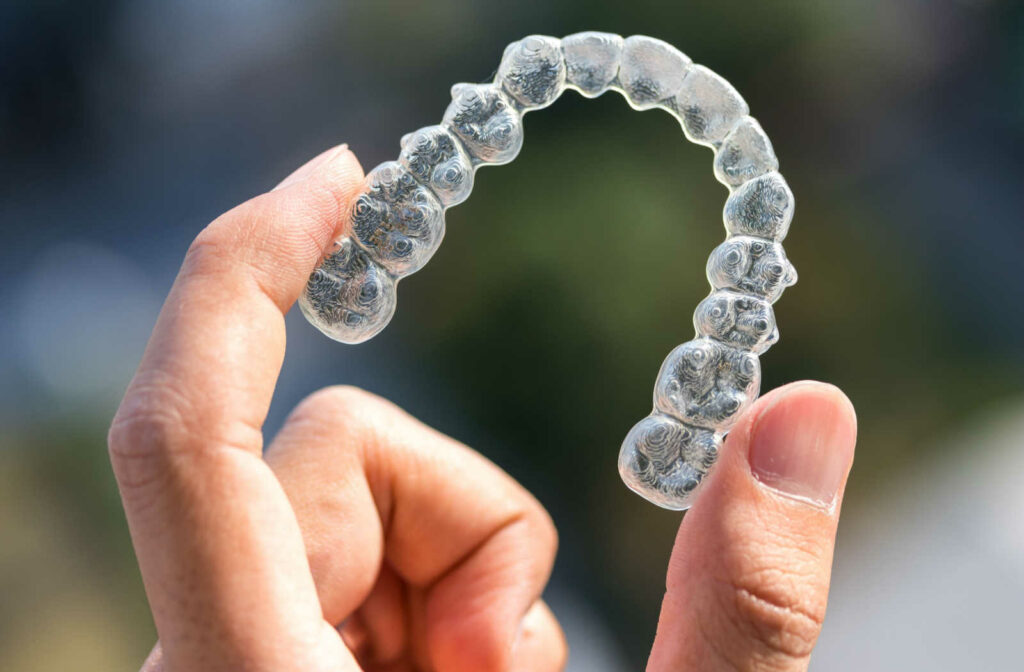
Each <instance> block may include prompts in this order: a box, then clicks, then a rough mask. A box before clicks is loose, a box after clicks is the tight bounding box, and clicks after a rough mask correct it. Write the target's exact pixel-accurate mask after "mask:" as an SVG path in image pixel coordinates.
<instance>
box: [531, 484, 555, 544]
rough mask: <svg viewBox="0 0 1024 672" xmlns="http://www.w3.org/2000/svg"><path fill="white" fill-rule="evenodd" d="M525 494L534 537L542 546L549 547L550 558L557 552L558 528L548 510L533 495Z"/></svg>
mask: <svg viewBox="0 0 1024 672" xmlns="http://www.w3.org/2000/svg"><path fill="white" fill-rule="evenodd" d="M527 495H528V504H527V516H528V517H529V519H530V520H531V522H532V526H533V528H534V529H533V534H534V538H536V539H537V540H538V541H539V542H540V544H541V545H542V547H543V548H546V549H549V554H550V556H551V558H554V556H555V554H556V553H557V552H558V528H557V527H555V521H554V520H553V519H552V518H551V514H550V513H548V510H547V509H545V508H544V506H543V505H542V504H541V503H540V502H539V501H537V499H536V498H535V497H534V496H533V495H530V494H529V493H527Z"/></svg>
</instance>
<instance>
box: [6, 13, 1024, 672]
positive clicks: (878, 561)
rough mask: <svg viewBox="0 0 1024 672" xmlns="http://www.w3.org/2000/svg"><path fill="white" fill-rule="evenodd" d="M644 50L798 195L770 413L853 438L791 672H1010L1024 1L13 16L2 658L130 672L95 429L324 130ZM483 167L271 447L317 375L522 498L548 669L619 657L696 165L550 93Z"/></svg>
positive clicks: (341, 137)
mask: <svg viewBox="0 0 1024 672" xmlns="http://www.w3.org/2000/svg"><path fill="white" fill-rule="evenodd" d="M586 29H593V30H605V31H611V32H617V33H620V34H623V35H629V34H633V33H643V34H649V35H653V36H656V37H660V38H662V39H665V40H667V41H669V42H671V43H672V44H674V45H676V46H678V47H679V48H681V49H682V50H683V51H685V52H687V53H688V54H689V55H690V56H691V57H692V58H693V59H694V60H695V61H697V62H699V63H704V64H706V65H708V66H710V67H711V68H712V69H714V70H715V71H717V72H719V73H720V74H722V75H723V76H724V77H726V78H727V79H729V80H730V81H731V82H732V83H733V84H735V85H736V87H737V88H738V89H739V90H740V91H741V92H742V93H743V95H744V96H745V97H746V99H747V101H748V102H749V103H750V107H751V110H752V111H753V114H754V115H755V116H757V118H758V119H759V120H760V121H761V123H762V124H763V126H764V128H765V129H766V130H767V132H768V133H769V135H770V136H771V138H772V140H773V142H774V144H775V147H776V149H777V152H778V154H779V157H780V160H781V163H782V170H783V172H784V174H785V175H786V177H787V178H788V180H789V182H790V184H791V186H792V188H793V191H794V192H795V194H796V196H797V202H798V207H797V214H796V218H795V220H794V222H793V227H792V230H791V233H790V235H789V237H788V238H787V240H786V249H787V251H788V253H789V256H790V258H791V259H792V260H793V262H794V264H795V265H796V267H797V268H798V270H799V272H800V278H801V279H800V283H799V284H798V285H796V286H795V287H793V288H791V289H790V290H788V291H787V292H786V294H785V296H784V297H783V299H782V300H781V301H780V302H779V304H778V305H777V306H776V312H777V315H778V321H779V325H780V328H781V331H782V340H781V341H780V343H779V344H778V345H776V346H775V347H774V348H772V350H771V351H770V352H768V353H767V354H766V355H765V356H764V358H763V364H764V373H765V376H764V378H765V379H764V384H763V389H770V388H772V387H775V386H777V385H779V384H782V383H785V382H788V381H792V380H796V379H800V378H811V377H813V378H819V379H823V380H827V381H831V382H833V383H836V384H837V385H839V386H841V387H842V388H844V389H845V390H846V391H847V393H848V394H849V395H850V397H851V398H852V399H853V401H854V403H855V404H856V406H857V409H858V413H859V417H860V442H859V446H858V453H857V464H856V466H855V469H854V472H853V475H852V478H851V481H850V487H849V492H848V496H847V499H846V503H845V505H844V515H843V524H842V525H841V527H840V538H839V547H838V551H837V556H836V570H835V585H834V590H833V594H832V600H831V603H830V611H829V617H828V620H827V622H826V627H825V633H824V635H823V637H822V641H821V645H820V647H819V650H818V652H817V653H816V655H815V660H814V663H813V664H812V669H820V670H839V671H843V670H851V671H852V670H863V669H872V670H888V669H892V670H906V669H930V670H962V669H968V668H970V669H1011V668H1016V667H1017V666H1018V665H1019V664H1020V656H1019V649H1018V647H1019V633H1018V629H1019V625H1020V616H1019V610H1020V607H1021V605H1022V604H1024V488H1022V487H1021V484H1022V481H1024V451H1022V444H1024V442H1022V440H1021V438H1020V437H1021V434H1022V432H1024V386H1022V384H1021V381H1020V379H1021V374H1022V373H1024V350H1022V348H1021V337H1020V333H1021V330H1022V329H1024V311H1022V310H1021V306H1022V304H1024V274H1022V273H1021V269H1020V254H1021V249H1022V246H1024V229H1022V224H1024V222H1022V221H1021V216H1022V215H1021V213H1022V212H1024V4H1022V3H1014V2H998V1H996V0H959V1H957V0H930V1H926V0H857V1H856V2H852V1H851V2H819V3H813V2H802V1H799V0H793V1H791V2H758V3H751V2H743V1H741V0H720V1H718V2H714V3H696V2H693V3H691V2H676V3H662V2H654V1H653V0H632V1H631V2H627V3H609V4H608V5H607V6H601V3H593V2H585V1H583V0H575V1H569V0H562V1H559V2H548V3H537V4H536V6H530V7H527V6H525V4H524V5H523V6H519V7H513V6H511V4H510V3H483V2H471V1H470V0H434V1H433V2H430V3H412V2H409V3H389V2H383V1H375V2H369V1H366V2H302V3H296V2H286V1H284V0H247V1H245V2H243V1H241V0H230V1H224V2H217V3H211V2H206V1H205V0H179V1H177V2H173V3H168V2H159V1H157V0H134V1H133V2H128V1H126V0H94V1H92V2H59V1H58V2H44V3H40V2H30V1H28V0H13V1H8V2H5V3H3V4H2V5H0V174H2V179H0V227H2V234H3V236H2V240H3V244H2V245H0V669H3V670H12V671H13V670H18V671H22V670H23V671H25V672H35V671H42V670H54V669H76V670H82V671H92V670H96V671H100V670H102V671H105V672H107V671H110V670H131V669H135V668H136V667H137V666H138V664H139V662H140V661H141V660H142V658H143V656H144V655H145V653H146V652H147V651H148V649H149V647H150V646H151V643H152V640H153V638H154V636H155V635H154V630H153V626H152V622H151V619H150V617H149V613H148V609H147V606H146V601H145V596H144V594H143V590H142V585H141V581H140V578H139V575H138V571H137V569H136V567H135V563H134V558H133V555H132V549H131V545H130V541H129V538H128V533H127V529H126V526H125V522H124V520H123V516H122V513H121V510H120V504H119V500H118V496H117V492H116V488H115V484H114V481H113V478H112V476H111V473H110V469H109V466H108V463H107V456H106V450H105V432H106V427H107V424H108V423H109V420H110V418H111V416H112V415H113V412H114V410H115V409H116V406H117V404H118V401H119V399H120V395H121V394H122V392H123V390H124V387H125V385H126V383H127V381H128V379H129V378H130V376H131V373H132V371H133V369H134V367H135V365H136V363H137V361H138V358H139V356H140V354H141V351H142V348H143V346H144V344H145V340H146V338H147V335H148V333H149V330H150V328H151V326H152V324H153V321H154V319H155V316H156V314H157V311H158V309H159V307H160V303H161V301H162V298H163V296H164V295H165V293H166V291H167V289H168V288H169V286H170V284H171V282H172V279H173V277H174V274H175V271H176V268H177V265H178V263H179V262H180V260H181V257H182V255H183V253H184V251H185V249H186V247H187V246H188V244H189V242H190V241H191V239H192V238H193V237H194V236H195V235H196V233H197V232H198V231H199V230H200V229H201V228H202V227H203V226H204V225H205V224H206V223H207V222H209V221H210V220H211V219H213V218H214V217H215V216H216V215H218V214H219V213H221V212H222V211H224V210H226V209H228V208H230V207H231V206H233V205H235V204H236V203H238V202H240V201H242V200H245V199H246V198H248V197H250V196H251V195H254V194H256V193H258V192H260V191H263V190H266V189H268V188H270V187H272V186H273V185H274V184H275V183H276V182H277V181H278V180H280V179H281V178H283V177H284V176H285V175H287V174H288V173H289V172H290V171H291V170H293V169H294V168H295V167H297V166H298V165H300V164H301V163H303V162H304V161H305V160H306V159H308V158H309V157H312V156H313V155H315V154H317V153H319V152H320V151H321V150H323V149H325V148H327V147H328V146H331V145H333V144H336V143H338V142H342V141H345V142H348V143H349V144H350V145H351V146H352V148H353V149H354V150H355V152H356V153H357V155H358V156H359V157H360V158H361V160H362V162H363V165H364V167H365V168H367V169H369V168H370V167H372V166H374V165H376V164H377V163H378V162H380V161H383V160H388V159H393V158H395V157H396V156H397V154H398V139H399V138H400V137H401V136H402V134H404V133H406V132H407V131H410V130H413V129H416V128H418V127H421V126H425V125H428V124H433V123H436V122H437V121H438V120H439V119H440V117H441V114H442V112H443V111H444V109H445V106H446V105H447V103H448V100H449V94H448V89H449V87H450V86H451V84H453V83H455V82H458V81H481V80H485V79H488V78H489V77H490V76H491V75H492V73H493V70H494V69H495V68H496V67H497V64H498V61H499V59H500V56H501V52H502V50H503V48H504V46H505V45H506V44H507V43H509V42H510V41H512V40H514V39H518V38H519V37H521V36H523V35H526V34H529V33H545V34H551V35H559V36H560V35H565V34H569V33H572V32H576V31H579V30H586ZM526 129H527V133H526V135H527V140H526V143H525V147H524V149H523V151H522V154H521V155H520V157H519V158H518V159H517V160H516V161H515V162H514V163H512V164H510V165H508V166H506V167H503V168H502V169H501V170H485V171H483V172H481V173H480V174H479V175H478V179H477V186H476V189H475V192H474V196H473V198H472V199H471V200H470V201H469V202H467V203H466V204H464V205H462V206H459V207H457V208H455V209H453V210H451V211H450V212H449V214H448V237H447V239H446V241H445V244H444V245H443V246H442V247H441V249H440V251H439V252H438V254H437V255H436V259H435V260H434V261H433V262H432V263H431V264H430V265H428V266H427V267H426V269H424V270H423V271H421V272H420V273H418V274H416V276H415V277H413V278H411V279H409V280H407V281H405V282H403V283H402V293H401V299H400V309H399V311H398V313H397V315H396V317H395V320H394V322H393V323H392V326H391V327H390V328H389V329H388V330H387V331H386V332H385V333H384V334H383V335H381V336H380V337H379V338H377V339H375V340H374V341H372V342H370V343H368V344H365V345H361V346H355V347H350V346H342V345H339V344H336V343H333V342H331V341H328V340H327V339H326V338H324V337H322V336H321V335H320V334H319V333H318V332H316V331H315V330H314V329H312V328H311V327H309V326H308V325H307V324H306V323H305V322H304V320H302V318H301V316H299V315H298V314H297V311H293V314H291V315H289V319H288V338H289V349H288V355H287V358H286V361H285V364H284V371H283V373H282V378H281V382H280V386H279V390H278V395H277V397H276V399H275V403H274V406H273V408H272V411H271V417H270V419H269V421H268V423H267V435H268V436H270V435H272V434H273V433H274V432H275V431H276V429H277V428H278V427H279V426H280V423H281V421H282V420H283V418H284V416H285V414H286V413H287V412H288V410H289V409H290V408H291V407H292V406H294V405H295V404H296V403H297V402H298V401H299V400H300V399H301V398H302V397H304V396H305V395H307V394H309V393H310V392H312V391H314V390H316V389H318V388H319V387H322V386H324V385H329V384H333V383H341V382H344V383H351V384H355V385H360V386H362V387H365V388H368V389H370V390H373V391H375V392H378V393H380V394H382V395H385V396H387V397H389V398H391V399H393V400H394V401H395V402H397V403H398V404H400V405H401V406H403V407H405V408H406V409H408V410H409V411H410V412H411V413H413V414H414V415H416V416H418V417H419V418H421V419H423V420H424V421H426V422H427V423H429V424H432V425H434V426H436V427H438V428H439V429H441V430H443V431H445V432H447V433H449V434H451V435H453V436H455V437H457V438H459V439H461V440H463V441H465V442H467V443H469V444H470V445H472V446H474V447H476V448H477V449H479V450H480V451H482V452H483V453H484V454H486V455H487V456H489V457H490V458H492V459H493V460H495V461H496V462H498V463H499V464H500V465H501V466H503V467H504V468H506V469H507V470H508V471H510V472H511V473H512V474H513V475H514V476H516V477H517V478H518V479H520V480H521V481H522V482H523V483H524V484H526V485H527V486H528V487H529V488H530V489H532V490H533V491H534V492H536V493H537V494H538V496H539V498H540V499H541V500H542V501H543V503H544V504H545V505H546V506H547V507H548V508H549V509H550V510H551V512H552V514H553V516H554V518H555V521H556V523H557V524H558V526H559V528H560V531H561V535H562V547H561V548H562V550H561V552H560V557H559V560H558V565H557V568H556V571H555V575H554V579H553V583H552V588H551V593H550V601H551V602H552V604H553V608H554V610H555V612H556V613H558V614H559V615H560V616H562V618H563V620H564V621H565V623H566V627H567V630H568V636H569V642H570V645H571V647H572V649H573V654H572V659H571V663H570V669H572V670H589V671H595V672H602V671H604V670H608V671H613V670H614V671H619V670H639V669H642V666H643V664H644V661H645V660H646V654H647V651H648V649H649V645H650V642H651V639H652V637H653V632H654V626H655V623H656V620H657V613H658V606H659V601H660V597H661V592H662V588H663V572H664V568H665V564H666V560H667V558H668V555H669V551H670V548H671V544H672V541H673V537H674V534H675V530H676V528H677V526H678V523H679V515H678V514H673V513H670V512H666V511H661V510H659V509H656V508H654V507H652V506H650V505H648V504H646V503H645V502H643V501H642V500H640V499H639V498H637V497H635V496H633V495H632V494H630V493H628V492H627V490H626V489H625V488H624V487H623V486H622V485H621V483H620V482H619V479H618V475H617V474H616V470H615V460H616V454H617V451H618V447H619V442H620V440H621V439H622V437H623V436H624V435H625V432H626V431H627V430H628V429H629V427H630V426H631V425H632V424H633V422H635V421H636V420H637V419H638V418H640V417H642V416H643V415H645V414H646V413H647V412H648V411H649V410H650V395H651V387H652V384H653V380H654V376H655V373H656V372H657V370H658V366H659V364H660V363H661V360H662V358H663V357H664V356H665V355H666V353H668V351H669V350H670V349H671V348H672V347H673V346H674V345H676V344H677V343H679V342H682V341H684V340H687V339H689V338H690V336H691V335H692V326H691V321H690V320H691V313H692V310H693V308H694V307H695V306H696V305H697V302H698V301H699V300H700V298H702V297H703V296H704V295H705V294H706V292H707V288H706V284H705V280H704V273H703V268H704V262H705V259H706V257H707V255H708V253H709V251H710V250H711V249H712V248H713V247H714V246H715V245H716V244H717V243H718V242H719V241H720V240H721V239H722V236H723V230H722V225H721V214H720V213H721V208H722V203H723V201H724V198H725V194H726V192H725V190H724V189H723V188H722V187H721V185H719V184H718V183H717V182H716V181H715V180H714V178H713V176H712V171H711V159H712V155H711V153H710V152H709V151H708V150H707V149H705V148H701V147H697V146H694V145H690V144H689V143H687V142H686V140H685V138H684V137H683V135H682V133H681V132H680V129H679V126H678V124H677V122H675V121H674V120H673V119H672V118H671V117H670V116H669V115H667V114H664V113H662V112H657V111H651V112H644V113H637V112H635V111H633V110H631V109H630V108H629V107H628V106H627V105H626V104H625V102H624V101H623V100H622V98H621V97H619V96H618V95H615V94H611V95H607V96H604V97H602V98H599V99H597V100H593V101H588V100H585V99H583V98H582V97H580V96H578V95H577V94H575V93H572V92H569V93H567V94H566V95H564V96H563V97H562V99H561V100H560V101H559V102H558V103H556V104H555V105H554V106H553V107H552V108H550V109H548V110H546V111H544V112H543V113H540V114H531V115H529V116H528V117H527V119H526Z"/></svg>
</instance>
